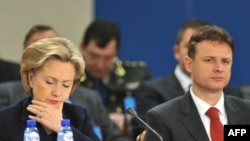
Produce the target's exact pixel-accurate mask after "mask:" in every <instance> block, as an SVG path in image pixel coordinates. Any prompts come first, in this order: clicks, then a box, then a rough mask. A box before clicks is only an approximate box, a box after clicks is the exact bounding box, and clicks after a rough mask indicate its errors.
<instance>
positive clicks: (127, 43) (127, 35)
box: [95, 0, 250, 86]
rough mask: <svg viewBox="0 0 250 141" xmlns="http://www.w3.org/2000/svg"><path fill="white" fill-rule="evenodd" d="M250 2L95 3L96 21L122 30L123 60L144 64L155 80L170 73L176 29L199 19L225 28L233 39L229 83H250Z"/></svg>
mask: <svg viewBox="0 0 250 141" xmlns="http://www.w3.org/2000/svg"><path fill="white" fill-rule="evenodd" d="M249 6H250V1H235V0H209V1H203V0H176V1H173V0H123V1H122V0H96V1H95V18H97V19H106V20H112V21H115V22H117V23H118V24H119V26H120V29H121V39H122V40H121V50H120V54H119V57H120V58H121V59H122V60H143V61H145V62H146V63H147V64H148V66H149V67H150V70H151V72H152V75H153V77H154V78H156V77H160V76H164V75H167V74H168V73H170V72H172V71H173V69H174V67H175V65H176V61H175V59H174V56H173V45H174V40H175V35H176V31H177V29H178V27H179V26H180V24H181V23H182V22H184V21H185V20H186V19H188V18H201V19H204V20H206V21H209V22H210V23H212V24H215V25H218V26H221V27H223V28H225V29H226V30H227V31H229V33H230V34H231V35H232V36H233V38H234V40H235V54H234V62H233V68H232V77H231V81H230V84H231V85H235V86H239V85H243V84H250V73H249V72H250V65H249V64H250V63H249V60H250V54H249V53H250V48H249V47H248V43H249V40H250V38H249V37H250V36H249V32H250V16H249V14H250V8H249Z"/></svg>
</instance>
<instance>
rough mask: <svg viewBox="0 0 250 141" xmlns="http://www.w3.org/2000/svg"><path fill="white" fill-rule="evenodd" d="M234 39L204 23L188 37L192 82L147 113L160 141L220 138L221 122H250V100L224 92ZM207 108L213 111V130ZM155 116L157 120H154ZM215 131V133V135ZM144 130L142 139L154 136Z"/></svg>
mask: <svg viewBox="0 0 250 141" xmlns="http://www.w3.org/2000/svg"><path fill="white" fill-rule="evenodd" d="M233 51H234V42H233V39H232V37H231V36H230V34H229V33H228V32H227V31H226V30H224V29H222V28H220V27H217V26H205V27H202V28H201V29H200V30H198V31H197V32H196V33H194V35H193V36H192V37H191V39H190V41H189V44H188V56H186V57H185V59H184V65H185V68H186V70H187V71H188V72H189V73H190V74H191V79H192V86H191V88H190V89H189V90H188V92H187V93H186V94H185V95H183V96H180V97H178V98H174V99H172V100H170V101H168V102H165V103H163V104H161V105H158V106H156V107H154V108H152V109H150V110H149V111H148V113H147V118H146V119H147V122H148V123H149V125H150V126H152V128H154V129H155V130H157V132H158V133H159V134H160V135H161V136H162V137H163V140H164V141H183V140H193V141H209V140H211V141H214V139H215V138H217V139H218V140H220V141H223V125H226V124H250V120H249V118H250V113H249V112H246V111H249V110H250V101H248V100H245V99H240V98H237V97H235V96H229V95H226V94H225V92H223V88H224V87H226V86H227V84H228V82H229V80H230V76H231V67H232V63H233ZM211 109H212V110H213V112H215V113H216V114H217V116H218V117H217V119H219V120H218V121H217V123H218V124H219V126H217V127H216V128H217V129H219V130H218V132H217V133H216V134H213V131H214V130H215V128H214V126H213V120H210V118H211V117H210V114H209V113H210V112H211ZM156 119H157V120H156ZM218 135H219V136H218ZM155 139H156V137H155V135H154V134H153V133H152V132H150V131H149V130H148V129H147V130H146V136H145V141H152V140H155Z"/></svg>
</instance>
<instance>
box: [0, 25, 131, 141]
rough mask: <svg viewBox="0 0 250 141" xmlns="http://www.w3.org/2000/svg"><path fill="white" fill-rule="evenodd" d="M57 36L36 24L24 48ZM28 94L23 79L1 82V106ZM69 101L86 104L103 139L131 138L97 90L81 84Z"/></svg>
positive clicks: (50, 28) (50, 29) (124, 139)
mask: <svg viewBox="0 0 250 141" xmlns="http://www.w3.org/2000/svg"><path fill="white" fill-rule="evenodd" d="M55 36H58V34H57V33H56V31H55V30H54V29H53V28H52V27H50V26H48V25H35V26H33V27H32V28H31V29H30V30H29V32H28V33H27V35H26V37H25V40H24V43H23V44H24V48H25V47H27V46H28V45H29V44H31V43H33V42H35V41H37V40H40V39H43V38H50V37H55ZM26 96H27V95H26V94H25V91H24V89H23V87H22V84H21V81H12V82H7V83H2V84H0V108H2V107H5V106H9V105H11V104H14V103H16V102H17V101H19V100H21V99H23V98H25V97H26ZM69 102H71V103H73V104H78V105H81V106H84V107H86V108H87V109H88V110H89V112H90V118H91V119H92V124H93V125H95V127H96V126H98V127H99V128H100V129H101V134H102V136H103V137H102V138H103V141H129V140H130V139H129V138H128V137H127V136H124V135H123V134H122V133H121V132H120V131H119V129H118V128H117V126H116V125H115V124H114V123H113V122H112V121H111V120H110V118H109V116H108V114H107V112H106V109H105V107H104V106H103V105H102V103H101V99H100V95H99V94H98V93H97V92H96V91H94V90H91V89H88V88H86V87H83V86H79V87H77V88H76V90H75V91H74V92H73V93H72V94H71V96H70V98H69Z"/></svg>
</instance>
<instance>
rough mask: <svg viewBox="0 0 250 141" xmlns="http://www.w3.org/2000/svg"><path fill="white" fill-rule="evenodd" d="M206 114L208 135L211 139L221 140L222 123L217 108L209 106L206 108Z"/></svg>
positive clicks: (222, 135) (222, 134)
mask: <svg viewBox="0 0 250 141" xmlns="http://www.w3.org/2000/svg"><path fill="white" fill-rule="evenodd" d="M206 115H207V116H208V117H209V118H210V135H211V139H212V141H223V138H224V133H223V125H222V124H221V122H220V118H219V111H218V109H217V108H214V107H211V108H210V109H208V110H207V112H206Z"/></svg>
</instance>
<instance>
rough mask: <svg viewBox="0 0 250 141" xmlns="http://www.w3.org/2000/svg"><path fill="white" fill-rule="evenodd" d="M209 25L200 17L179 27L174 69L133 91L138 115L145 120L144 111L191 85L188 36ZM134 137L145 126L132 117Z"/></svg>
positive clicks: (232, 92) (231, 92)
mask: <svg viewBox="0 0 250 141" xmlns="http://www.w3.org/2000/svg"><path fill="white" fill-rule="evenodd" d="M205 25H209V23H208V22H206V21H203V20H200V19H189V20H187V21H185V22H184V23H183V24H182V25H181V27H180V28H179V30H178V32H177V35H176V41H175V45H174V47H173V50H174V56H175V59H176V60H177V61H178V64H177V66H176V67H175V70H174V71H173V72H172V73H171V74H169V75H168V76H165V77H161V78H158V79H153V80H149V81H146V82H144V83H142V84H141V85H140V86H139V88H138V89H136V90H135V91H134V95H135V98H136V102H137V112H138V115H139V116H140V117H141V118H142V119H144V120H145V116H146V112H147V111H148V110H149V109H150V108H152V107H154V106H156V105H159V104H161V103H164V102H166V101H168V100H170V99H173V98H175V97H178V96H181V95H184V94H185V92H187V91H188V89H189V87H190V85H191V76H190V73H189V72H188V71H186V69H185V67H184V58H185V56H186V55H187V50H188V42H189V39H190V37H191V36H192V35H193V34H194V33H195V32H196V31H197V30H198V29H199V28H200V27H202V26H205ZM224 92H225V93H226V94H229V95H235V96H238V97H241V98H242V97H243V96H242V93H241V92H240V90H239V89H238V88H237V89H236V88H232V87H226V88H225V89H224ZM132 124H133V131H134V138H135V137H136V136H137V135H138V134H139V133H141V132H142V131H143V130H144V129H145V128H144V126H143V125H142V124H140V123H139V122H138V121H137V120H136V119H133V122H132Z"/></svg>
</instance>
